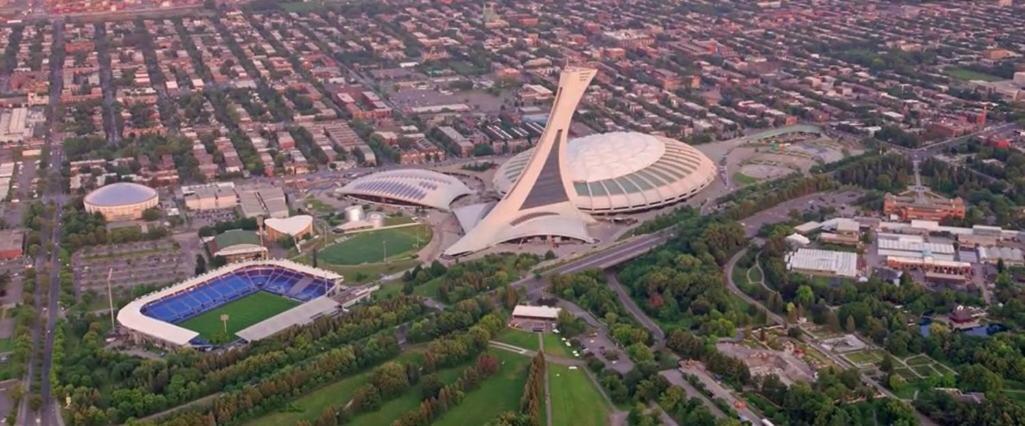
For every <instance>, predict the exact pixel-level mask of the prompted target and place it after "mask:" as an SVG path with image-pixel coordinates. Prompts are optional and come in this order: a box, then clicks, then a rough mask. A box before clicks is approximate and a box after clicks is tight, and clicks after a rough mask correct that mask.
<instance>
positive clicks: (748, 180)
mask: <svg viewBox="0 0 1025 426" xmlns="http://www.w3.org/2000/svg"><path fill="white" fill-rule="evenodd" d="M733 181H734V182H737V183H738V184H740V185H741V186H743V185H751V184H755V183H758V179H756V178H753V177H751V176H748V175H745V174H743V173H741V172H736V173H734V174H733Z"/></svg>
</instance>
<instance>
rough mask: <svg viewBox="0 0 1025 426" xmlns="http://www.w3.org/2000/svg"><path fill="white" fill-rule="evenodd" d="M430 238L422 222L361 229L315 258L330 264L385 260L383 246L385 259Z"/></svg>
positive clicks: (411, 249) (422, 243)
mask: <svg viewBox="0 0 1025 426" xmlns="http://www.w3.org/2000/svg"><path fill="white" fill-rule="evenodd" d="M418 236H419V245H418V244H417V237H418ZM430 241H431V231H430V228H428V227H427V226H425V225H416V226H407V227H403V228H393V229H384V230H380V231H371V232H362V233H359V234H356V235H353V236H352V237H351V238H349V239H347V240H345V241H342V242H340V243H338V244H332V245H330V246H328V247H326V248H324V249H323V250H321V251H320V253H318V255H317V258H318V259H319V260H321V261H323V262H325V263H330V264H332V265H359V264H363V263H374V262H381V261H383V260H384V253H385V249H387V250H388V258H391V259H394V258H395V257H398V256H402V255H405V254H407V253H409V252H410V251H413V250H418V249H420V248H421V247H423V246H425V245H427V243H428V242H430Z"/></svg>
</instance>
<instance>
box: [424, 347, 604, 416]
mask: <svg viewBox="0 0 1025 426" xmlns="http://www.w3.org/2000/svg"><path fill="white" fill-rule="evenodd" d="M488 353H490V354H492V355H494V356H496V357H498V359H499V361H500V362H501V365H502V366H501V368H499V370H498V373H497V374H495V375H494V376H491V377H489V378H487V379H485V380H484V382H483V383H481V385H480V387H479V388H477V390H474V391H472V392H469V393H467V394H466V398H464V399H463V402H462V403H460V404H459V405H457V406H455V407H453V408H452V409H451V410H449V411H448V412H446V413H445V414H443V415H442V416H441V417H440V418H439V419H438V420H437V421H435V422H434V425H435V426H467V425H480V424H484V423H487V422H488V421H490V420H491V419H494V418H495V417H496V416H498V415H499V414H502V413H504V412H506V411H513V410H517V409H518V408H519V405H520V395H522V394H523V385H524V383H526V381H527V367H529V365H530V358H529V357H525V356H522V355H517V354H514V353H512V352H506V351H502V350H490V351H488ZM577 424H580V425H585V424H591V423H577ZM596 424H603V423H596Z"/></svg>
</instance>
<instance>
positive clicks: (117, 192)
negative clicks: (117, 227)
mask: <svg viewBox="0 0 1025 426" xmlns="http://www.w3.org/2000/svg"><path fill="white" fill-rule="evenodd" d="M158 202H159V197H158V195H157V191H155V190H154V189H153V188H150V187H148V186H145V185H139V184H137V183H131V182H118V183H112V184H110V185H107V186H104V187H101V188H98V189H96V190H94V191H93V192H90V193H89V195H86V196H85V200H83V203H84V204H85V210H86V211H87V212H89V213H100V214H102V215H103V216H104V217H106V218H107V220H132V219H138V218H140V217H142V212H143V211H144V210H146V209H148V208H150V207H155V206H156V205H157V203H158Z"/></svg>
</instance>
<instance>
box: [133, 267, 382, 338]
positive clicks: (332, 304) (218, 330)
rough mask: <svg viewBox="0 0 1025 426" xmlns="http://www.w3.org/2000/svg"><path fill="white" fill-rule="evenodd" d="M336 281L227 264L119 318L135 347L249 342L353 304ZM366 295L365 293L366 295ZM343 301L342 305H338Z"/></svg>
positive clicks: (304, 270) (302, 270)
mask: <svg viewBox="0 0 1025 426" xmlns="http://www.w3.org/2000/svg"><path fill="white" fill-rule="evenodd" d="M341 282H342V276H341V275H338V274H336V273H334V272H330V271H326V270H322V269H318V268H313V267H309V266H306V265H302V264H299V263H295V262H292V261H288V260H282V259H275V260H259V261H248V262H239V263H232V264H229V265H227V266H224V267H222V268H219V269H216V270H213V271H210V272H208V273H206V274H203V275H199V276H197V277H194V278H191V279H189V280H186V281H184V282H181V283H179V284H176V285H173V286H170V287H167V288H164V289H162V290H159V291H156V292H154V293H150V294H148V295H145V296H143V297H140V298H138V299H136V300H134V301H132V302H131V303H129V304H128V305H126V306H125V307H124V308H122V309H121V310H120V311H119V312H118V315H117V320H118V323H119V324H120V325H121V326H122V327H124V328H125V329H127V330H128V332H129V334H131V335H132V337H133V338H134V339H135V340H136V341H137V342H139V343H141V342H151V343H156V344H159V345H162V346H171V347H182V346H194V347H203V346H211V345H214V344H221V343H228V342H232V341H238V340H242V341H247V342H250V341H255V340H260V339H264V338H266V337H269V336H271V335H274V334H276V333H278V332H280V331H282V330H284V329H287V328H289V327H292V326H295V325H302V324H306V323H309V322H311V321H313V320H315V319H316V318H319V317H322V316H325V315H331V314H334V313H336V312H338V311H339V310H340V308H342V307H345V306H348V305H351V304H352V303H356V302H358V301H359V298H361V297H362V296H363V294H362V293H360V294H359V295H357V296H358V297H357V298H353V297H351V296H353V295H352V294H349V296H350V297H349V298H348V300H347V301H346V302H343V303H339V302H338V301H336V300H335V299H336V298H337V297H335V298H332V297H330V296H337V295H339V294H340V293H351V292H352V291H351V290H353V289H349V288H346V287H344V286H342V285H341ZM365 296H369V293H366V294H365ZM343 304H344V306H343Z"/></svg>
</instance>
